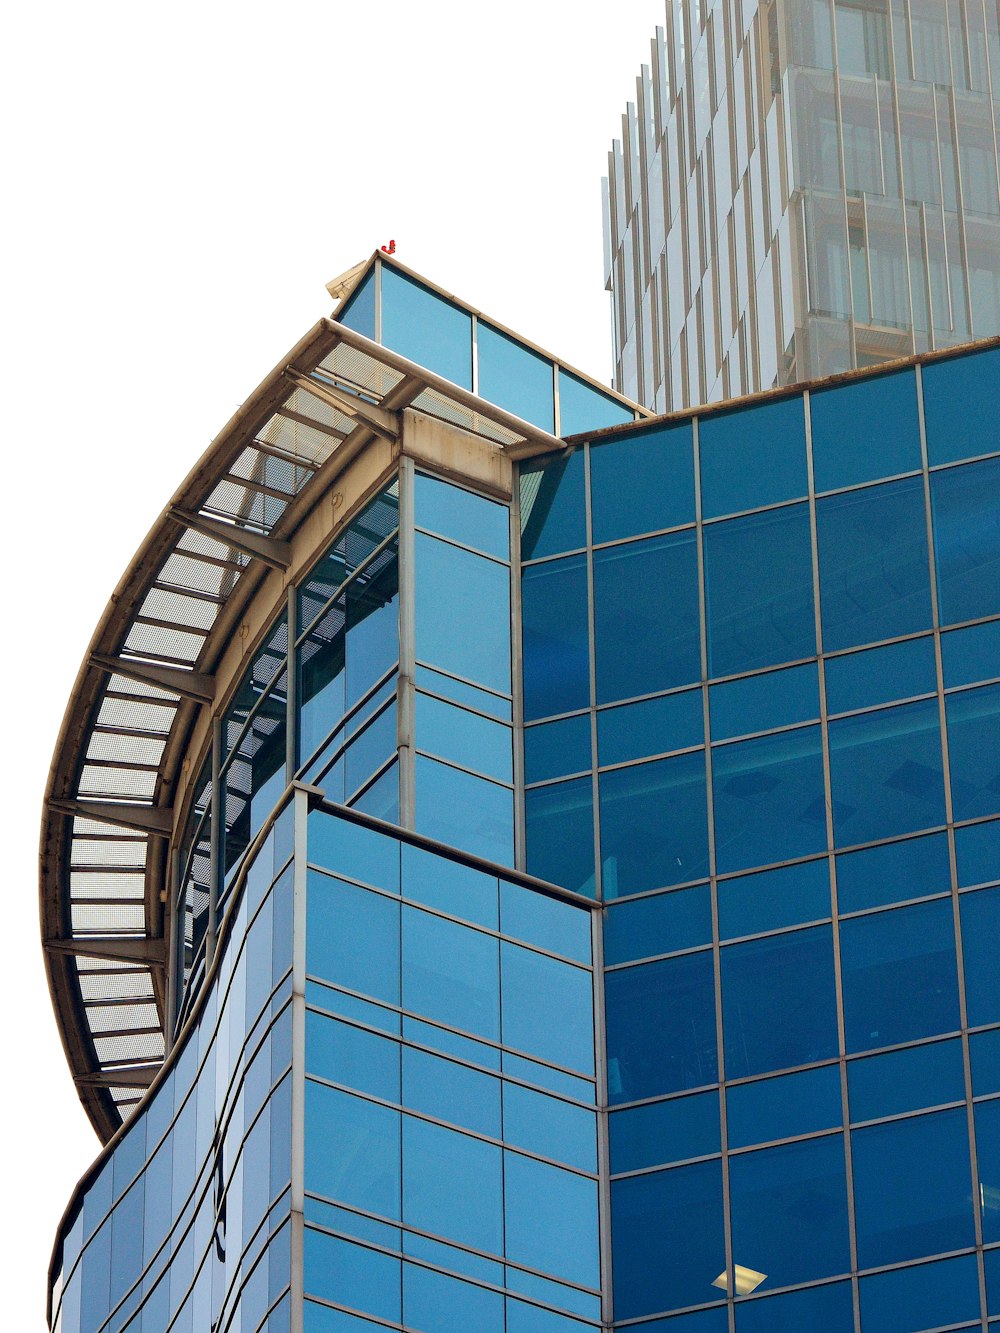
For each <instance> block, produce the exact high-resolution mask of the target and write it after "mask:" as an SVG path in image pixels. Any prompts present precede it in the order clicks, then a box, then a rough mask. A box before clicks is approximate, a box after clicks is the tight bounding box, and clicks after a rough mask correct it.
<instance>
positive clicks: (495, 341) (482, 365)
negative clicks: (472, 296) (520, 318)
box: [476, 320, 555, 431]
mask: <svg viewBox="0 0 1000 1333" xmlns="http://www.w3.org/2000/svg"><path fill="white" fill-rule="evenodd" d="M476 337H477V342H478V346H479V395H480V397H482V398H485V399H486V400H487V401H488V402H490V403H496V404H497V406H498V407H503V408H505V409H506V410H507V411H508V412H513V413H514V415H515V416H518V417H522V418H523V419H524V420H525V421H530V422H532V423H533V424H534V425H536V426H541V428H542V429H543V430H547V431H553V430H555V411H554V406H553V391H554V384H555V375H554V373H553V369H552V363H551V361H547V360H546V359H545V357H543V356H539V355H538V353H537V352H532V351H531V350H530V349H529V348H527V347H525V346H523V345H522V344H521V343H519V342H516V341H515V340H514V339H513V338H509V337H508V336H507V335H506V334H505V333H501V332H500V330H499V329H495V328H493V327H492V326H491V325H490V324H487V323H485V322H484V321H483V320H480V321H479V326H478V329H477V334H476Z"/></svg>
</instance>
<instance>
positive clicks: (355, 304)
mask: <svg viewBox="0 0 1000 1333" xmlns="http://www.w3.org/2000/svg"><path fill="white" fill-rule="evenodd" d="M336 318H337V321H338V323H340V324H346V325H347V327H348V328H349V329H354V330H355V331H356V332H357V333H363V334H364V335H365V337H366V338H372V339H374V337H375V266H374V264H373V265H372V267H371V268H370V269H369V271H368V275H367V276H366V277H365V279H364V280H363V281H362V282H361V283H359V284H358V286H357V287H355V289H354V294H353V296H352V297H351V299H350V300H349V301H348V302H347V304H346V305H345V306H344V308H343V310H341V311H339V312H338V313H337V316H336Z"/></svg>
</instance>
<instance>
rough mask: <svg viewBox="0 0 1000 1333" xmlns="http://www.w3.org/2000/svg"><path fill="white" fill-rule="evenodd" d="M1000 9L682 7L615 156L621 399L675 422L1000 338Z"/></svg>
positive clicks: (827, 0) (830, 1) (656, 48)
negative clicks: (758, 396) (766, 394)
mask: <svg viewBox="0 0 1000 1333" xmlns="http://www.w3.org/2000/svg"><path fill="white" fill-rule="evenodd" d="M998 87H1000V12H998V7H997V4H996V0H668V2H667V23H666V26H665V28H663V29H658V30H657V35H656V38H655V40H654V41H653V44H652V58H651V64H650V66H649V67H644V68H643V70H642V74H641V77H640V78H639V80H638V81H637V90H636V101H635V103H634V104H630V105H629V107H628V110H627V113H626V115H625V116H624V117H623V120H622V139H621V141H620V142H616V143H615V144H614V146H613V149H612V152H611V154H610V155H609V168H608V185H607V186H606V190H605V278H606V282H607V286H608V289H609V290H610V291H611V293H612V311H613V322H614V338H615V357H616V368H615V383H616V384H617V385H618V386H619V387H620V388H621V389H622V390H623V392H625V393H628V394H629V395H630V396H631V397H633V398H636V399H638V400H639V401H641V402H644V403H647V404H648V405H649V406H650V407H655V409H656V410H657V411H669V410H672V409H679V408H683V407H686V406H693V405H696V404H699V403H706V402H715V401H719V400H721V399H725V398H735V397H738V396H739V395H740V394H744V393H751V392H754V391H756V390H760V389H768V388H770V387H772V385H776V384H777V385H782V384H792V383H796V382H802V381H805V380H812V379H817V378H822V377H825V376H827V375H830V374H835V373H838V372H841V371H844V370H848V369H851V368H852V367H864V366H869V365H874V364H876V363H879V362H882V361H886V360H889V359H891V358H893V357H898V356H905V355H909V354H912V353H919V352H923V351H926V350H927V349H930V348H945V347H952V346H955V345H956V344H959V343H964V342H966V341H967V340H968V339H969V338H972V337H975V338H983V337H987V336H992V335H994V334H996V333H1000V193H998V157H997V147H996V131H995V123H996V120H997V105H998V104H997V103H996V101H995V100H994V99H995V96H996V89H997V88H998Z"/></svg>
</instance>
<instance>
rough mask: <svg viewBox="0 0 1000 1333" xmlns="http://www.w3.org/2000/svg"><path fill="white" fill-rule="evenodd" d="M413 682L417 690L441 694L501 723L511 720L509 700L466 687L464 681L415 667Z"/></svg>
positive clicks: (472, 687) (476, 688)
mask: <svg viewBox="0 0 1000 1333" xmlns="http://www.w3.org/2000/svg"><path fill="white" fill-rule="evenodd" d="M414 680H415V681H416V684H417V689H423V690H431V691H433V692H434V693H435V694H443V695H444V696H445V698H447V699H452V700H453V701H454V702H455V703H457V704H464V705H467V706H468V707H469V708H478V709H479V711H480V712H481V713H489V714H490V716H491V717H496V718H499V719H500V720H501V722H509V721H510V720H511V715H512V714H511V704H510V700H509V699H503V698H501V697H500V696H499V695H496V694H490V693H489V692H488V691H487V690H481V689H479V687H478V686H476V685H468V684H466V683H465V681H461V680H456V679H455V678H454V677H453V676H446V675H444V674H443V673H442V672H440V671H433V670H432V669H431V668H430V667H426V666H418V667H417V669H416V671H415V672H414Z"/></svg>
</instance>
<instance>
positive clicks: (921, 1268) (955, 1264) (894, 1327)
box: [858, 1254, 979, 1333]
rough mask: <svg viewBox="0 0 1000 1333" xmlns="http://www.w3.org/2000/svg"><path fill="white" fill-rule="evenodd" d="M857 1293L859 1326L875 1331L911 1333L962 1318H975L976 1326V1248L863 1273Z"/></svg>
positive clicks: (977, 1297) (977, 1279)
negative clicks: (933, 1261) (887, 1270)
mask: <svg viewBox="0 0 1000 1333" xmlns="http://www.w3.org/2000/svg"><path fill="white" fill-rule="evenodd" d="M858 1294H859V1296H860V1300H861V1319H862V1326H863V1327H864V1328H866V1329H867V1328H876V1329H878V1331H879V1333H913V1330H914V1329H922V1328H937V1327H939V1326H940V1325H942V1324H947V1325H949V1326H951V1325H953V1324H958V1323H959V1322H961V1321H962V1320H965V1319H974V1320H976V1327H977V1328H978V1327H979V1275H978V1273H977V1271H976V1256H975V1255H974V1254H967V1255H961V1256H960V1257H958V1258H955V1259H945V1260H943V1261H941V1262H940V1263H936V1264H919V1265H917V1266H916V1267H915V1268H900V1269H896V1271H895V1272H890V1273H875V1274H873V1275H872V1276H871V1277H863V1278H862V1279H861V1282H860V1284H859V1288H858Z"/></svg>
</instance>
